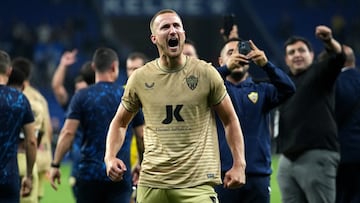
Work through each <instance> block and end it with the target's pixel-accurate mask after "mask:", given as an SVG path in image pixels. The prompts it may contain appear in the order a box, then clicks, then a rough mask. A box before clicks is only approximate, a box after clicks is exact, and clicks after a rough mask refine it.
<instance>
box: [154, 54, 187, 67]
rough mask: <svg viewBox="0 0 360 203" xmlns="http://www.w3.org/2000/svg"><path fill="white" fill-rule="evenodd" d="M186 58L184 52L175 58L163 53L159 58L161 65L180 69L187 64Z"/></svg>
mask: <svg viewBox="0 0 360 203" xmlns="http://www.w3.org/2000/svg"><path fill="white" fill-rule="evenodd" d="M186 59H187V58H186V56H185V55H183V54H181V55H179V56H177V57H174V58H170V57H168V56H165V55H162V56H161V57H160V59H159V65H160V66H161V67H165V68H167V69H178V68H181V67H184V65H185V64H186Z"/></svg>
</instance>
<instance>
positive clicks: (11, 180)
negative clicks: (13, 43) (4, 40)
mask: <svg viewBox="0 0 360 203" xmlns="http://www.w3.org/2000/svg"><path fill="white" fill-rule="evenodd" d="M11 70H12V68H11V60H10V56H9V55H8V54H7V53H6V52H4V51H1V50H0V123H1V125H0V148H1V150H0V202H7V203H17V202H19V201H20V194H21V195H23V196H27V195H29V194H30V192H31V189H32V188H31V186H32V170H33V166H34V163H35V159H36V147H37V145H36V137H35V129H34V116H33V114H32V111H31V107H30V103H29V101H28V100H27V98H26V97H25V95H24V94H23V93H21V92H20V91H19V90H17V89H15V88H13V87H8V86H6V84H7V82H8V79H9V75H10V73H11ZM21 129H23V130H24V135H25V141H24V142H25V150H26V151H25V153H26V159H27V162H26V163H27V166H26V167H27V169H26V175H25V176H24V178H23V180H22V183H21V188H20V180H19V168H18V162H17V150H18V143H19V134H20V131H21Z"/></svg>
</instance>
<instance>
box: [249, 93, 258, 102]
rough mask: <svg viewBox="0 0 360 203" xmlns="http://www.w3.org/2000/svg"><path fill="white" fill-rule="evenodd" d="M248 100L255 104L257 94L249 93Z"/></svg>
mask: <svg viewBox="0 0 360 203" xmlns="http://www.w3.org/2000/svg"><path fill="white" fill-rule="evenodd" d="M248 98H249V99H250V101H251V102H252V103H254V104H256V102H257V100H258V98H259V95H258V93H257V92H251V93H250V94H248Z"/></svg>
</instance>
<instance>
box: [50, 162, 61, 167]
mask: <svg viewBox="0 0 360 203" xmlns="http://www.w3.org/2000/svg"><path fill="white" fill-rule="evenodd" d="M51 167H52V168H60V164H55V163H53V162H51Z"/></svg>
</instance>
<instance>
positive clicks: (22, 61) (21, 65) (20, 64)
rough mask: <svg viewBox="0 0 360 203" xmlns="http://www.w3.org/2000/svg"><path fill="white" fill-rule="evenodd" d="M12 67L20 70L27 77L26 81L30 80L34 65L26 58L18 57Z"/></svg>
mask: <svg viewBox="0 0 360 203" xmlns="http://www.w3.org/2000/svg"><path fill="white" fill-rule="evenodd" d="M12 67H13V68H14V69H19V70H20V71H22V72H23V73H24V75H25V79H27V80H29V79H30V75H31V72H32V69H33V63H32V62H31V61H30V60H29V59H27V58H24V57H16V58H14V59H13V61H12Z"/></svg>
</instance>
